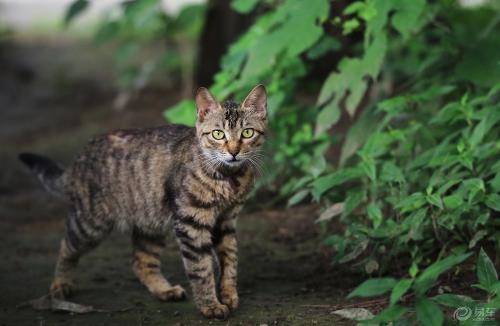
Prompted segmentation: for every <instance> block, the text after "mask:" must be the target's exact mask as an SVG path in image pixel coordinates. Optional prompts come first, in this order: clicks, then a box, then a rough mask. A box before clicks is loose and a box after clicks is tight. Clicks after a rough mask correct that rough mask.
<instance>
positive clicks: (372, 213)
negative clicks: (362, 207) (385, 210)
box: [366, 203, 383, 228]
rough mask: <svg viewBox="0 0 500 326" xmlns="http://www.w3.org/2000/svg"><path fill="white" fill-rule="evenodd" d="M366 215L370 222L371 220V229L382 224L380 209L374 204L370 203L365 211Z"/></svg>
mask: <svg viewBox="0 0 500 326" xmlns="http://www.w3.org/2000/svg"><path fill="white" fill-rule="evenodd" d="M366 211H367V213H368V217H369V218H370V220H372V223H373V227H374V228H378V227H379V226H380V224H381V223H382V219H383V217H382V211H381V210H380V207H378V205H377V204H376V203H370V205H368V207H367V209H366Z"/></svg>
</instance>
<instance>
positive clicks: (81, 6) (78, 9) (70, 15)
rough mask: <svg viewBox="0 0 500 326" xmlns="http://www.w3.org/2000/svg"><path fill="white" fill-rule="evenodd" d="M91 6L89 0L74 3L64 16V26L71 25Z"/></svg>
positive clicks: (77, 0)
mask: <svg viewBox="0 0 500 326" xmlns="http://www.w3.org/2000/svg"><path fill="white" fill-rule="evenodd" d="M89 4H90V2H89V1H88V0H76V1H73V3H71V5H70V6H69V8H68V10H67V11H66V15H65V16H64V25H66V26H67V25H69V23H70V22H71V21H72V20H73V19H75V18H76V17H77V16H78V15H80V14H81V13H82V12H83V11H84V10H85V9H86V8H87V7H88V6H89Z"/></svg>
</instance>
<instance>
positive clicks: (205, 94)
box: [196, 87, 219, 122]
mask: <svg viewBox="0 0 500 326" xmlns="http://www.w3.org/2000/svg"><path fill="white" fill-rule="evenodd" d="M218 107H219V103H218V102H217V100H216V99H215V97H214V96H213V95H212V93H210V91H209V90H208V89H206V88H205V87H200V88H198V91H197V92H196V109H197V112H198V120H199V121H200V122H202V121H203V119H205V116H206V115H207V113H208V112H210V111H213V110H216V109H218Z"/></svg>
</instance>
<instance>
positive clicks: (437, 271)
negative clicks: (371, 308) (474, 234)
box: [348, 249, 500, 326]
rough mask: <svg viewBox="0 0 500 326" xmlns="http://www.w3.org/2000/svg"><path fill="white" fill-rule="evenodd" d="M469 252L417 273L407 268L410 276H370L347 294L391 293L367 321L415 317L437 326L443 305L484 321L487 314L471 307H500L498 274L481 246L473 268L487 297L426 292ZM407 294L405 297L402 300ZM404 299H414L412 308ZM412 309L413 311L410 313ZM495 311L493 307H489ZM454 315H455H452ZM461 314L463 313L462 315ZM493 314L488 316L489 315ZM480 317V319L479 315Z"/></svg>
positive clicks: (405, 320) (442, 316) (408, 321)
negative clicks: (482, 314)
mask: <svg viewBox="0 0 500 326" xmlns="http://www.w3.org/2000/svg"><path fill="white" fill-rule="evenodd" d="M470 255H471V254H470V253H468V254H462V255H450V256H448V257H446V258H444V259H442V260H440V261H437V262H435V263H433V264H432V265H430V266H429V267H427V268H426V269H425V270H423V271H422V273H421V274H420V275H417V274H415V273H414V272H412V271H410V275H409V276H410V278H404V279H400V280H396V279H394V278H375V279H369V280H367V281H365V282H363V283H362V284H360V285H359V286H358V287H356V289H354V290H353V291H352V292H351V293H350V294H349V296H348V298H352V297H373V296H379V295H384V294H387V293H390V301H389V305H388V307H387V308H385V309H384V310H382V311H381V312H380V313H379V314H378V315H376V316H375V317H374V318H373V319H371V320H369V321H367V322H368V323H388V322H393V321H399V322H400V324H414V322H415V321H418V322H419V323H420V324H421V325H426V326H427V325H429V326H439V325H443V323H444V321H445V319H446V317H445V316H446V315H445V314H444V313H443V311H442V307H446V308H455V309H457V308H462V309H466V310H467V311H470V312H471V315H470V316H468V317H467V318H463V319H462V320H464V321H465V320H466V319H469V318H470V322H472V321H474V320H473V319H476V321H485V320H486V318H488V316H483V317H481V316H476V317H474V316H473V315H472V312H473V311H481V309H482V310H483V311H484V310H485V309H491V308H493V309H497V308H499V307H500V301H499V297H498V296H497V294H498V287H499V286H500V282H498V275H497V272H496V270H495V268H494V265H493V263H492V261H491V260H490V258H489V257H488V256H487V255H486V253H485V252H484V251H483V250H482V249H481V251H480V254H479V255H478V259H477V264H476V270H477V276H478V279H479V281H480V285H479V286H478V287H480V288H481V289H484V290H485V291H486V292H487V297H486V301H485V302H483V303H481V302H478V301H475V300H474V299H472V298H471V297H468V296H465V295H459V294H452V293H443V294H438V295H436V296H433V297H429V296H428V293H429V292H430V290H431V289H432V288H433V287H434V286H436V283H437V280H438V278H439V276H440V275H442V274H443V273H445V272H447V271H449V270H450V269H452V268H454V267H455V266H457V265H458V264H460V263H462V262H464V261H465V260H466V259H467V258H468V257H470ZM403 298H406V300H402V299H403ZM400 301H403V302H409V301H411V302H413V303H414V309H411V308H410V307H408V306H406V305H403V304H401V302H400ZM412 311H415V313H413V312H412ZM490 311H494V310H490ZM454 317H455V318H456V317H457V316H454ZM462 317H463V316H462ZM492 317H494V316H491V315H490V316H489V318H492ZM481 318H482V319H481Z"/></svg>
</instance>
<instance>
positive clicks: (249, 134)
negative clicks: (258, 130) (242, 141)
mask: <svg viewBox="0 0 500 326" xmlns="http://www.w3.org/2000/svg"><path fill="white" fill-rule="evenodd" d="M253 133H254V132H253V129H252V128H247V129H243V131H242V132H241V135H242V136H243V138H251V137H252V136H253Z"/></svg>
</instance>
